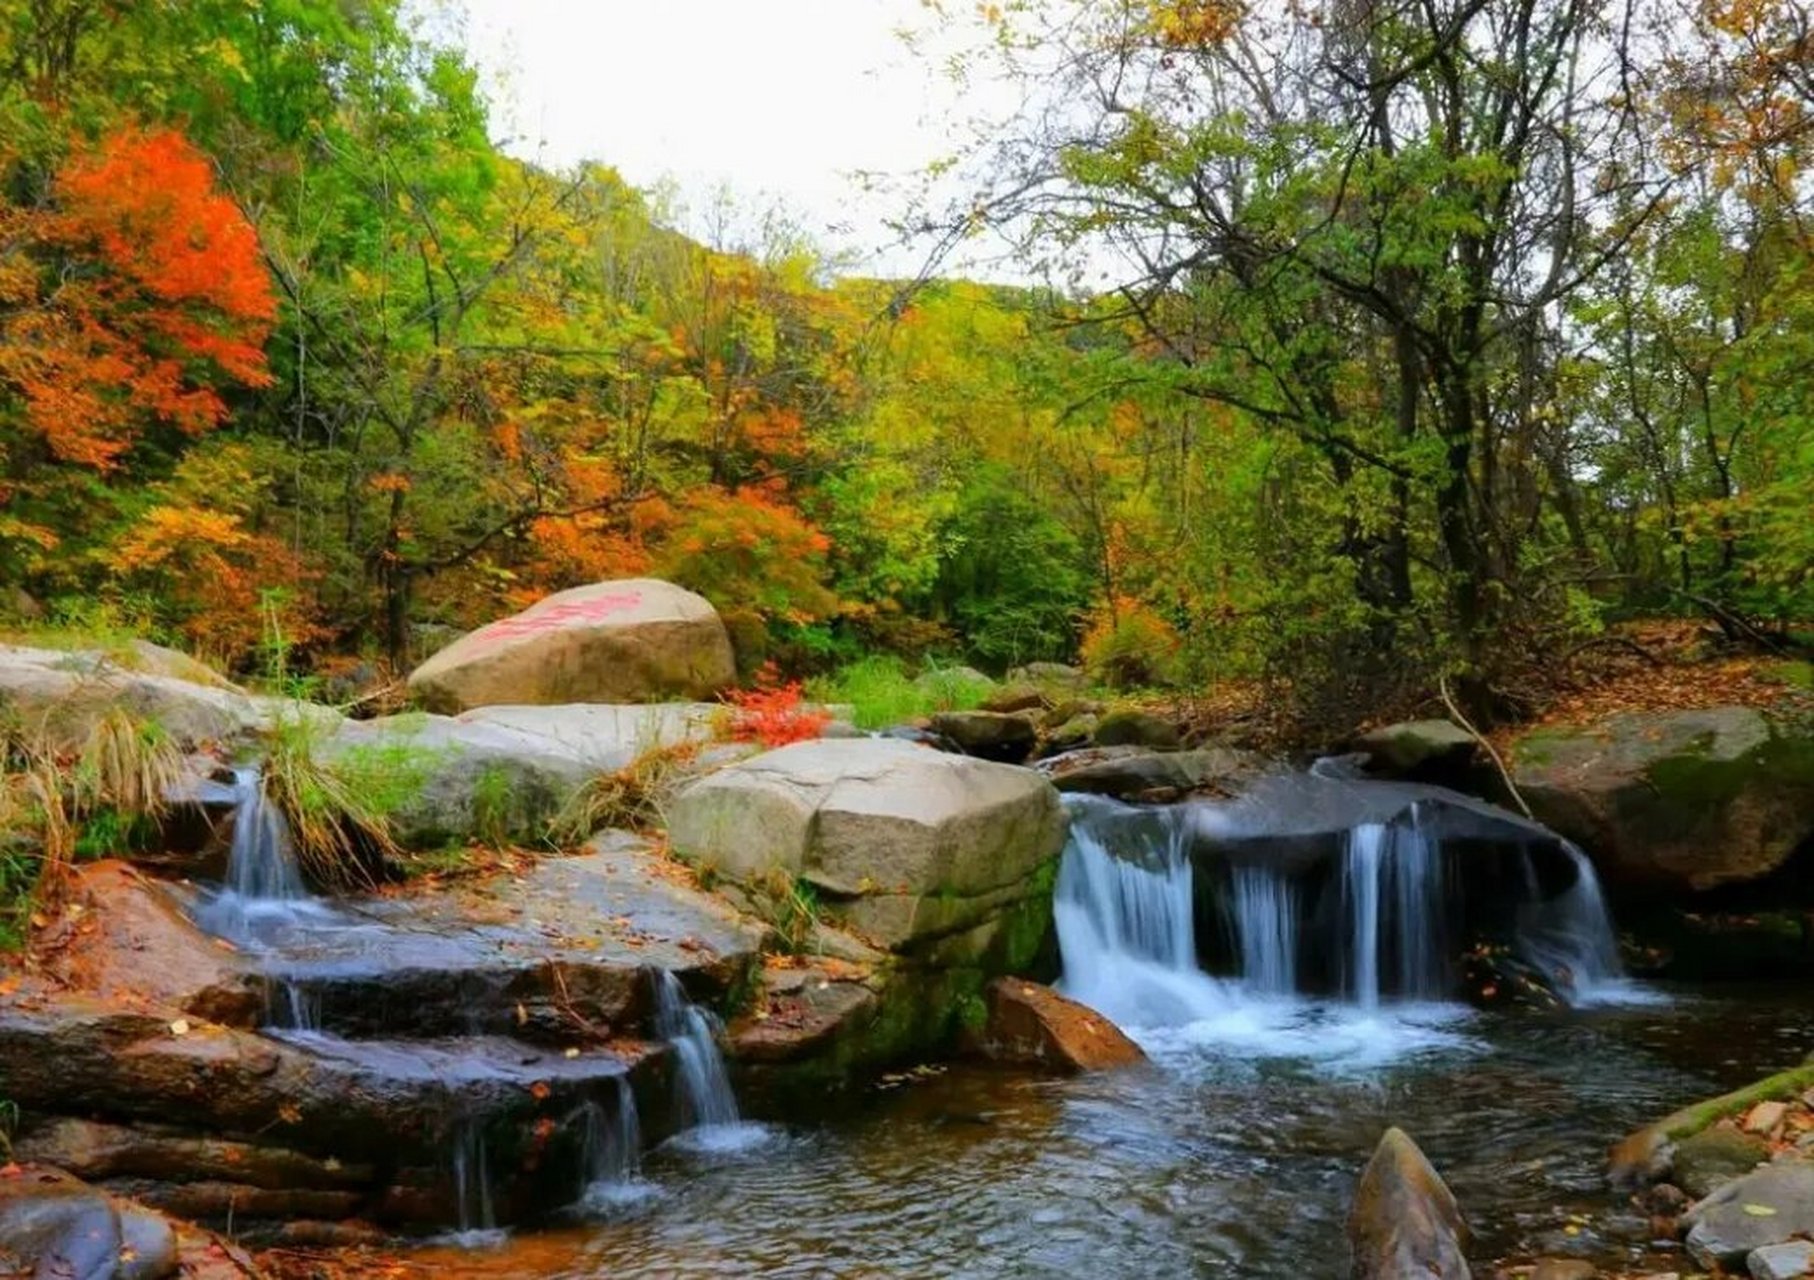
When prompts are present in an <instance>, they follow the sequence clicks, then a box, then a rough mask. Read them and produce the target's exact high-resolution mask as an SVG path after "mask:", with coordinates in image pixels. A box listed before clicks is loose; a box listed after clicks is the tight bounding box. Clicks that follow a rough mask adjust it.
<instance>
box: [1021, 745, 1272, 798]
mask: <svg viewBox="0 0 1814 1280" xmlns="http://www.w3.org/2000/svg"><path fill="white" fill-rule="evenodd" d="M1264 768H1265V761H1264V760H1263V759H1262V758H1261V757H1259V756H1256V755H1253V754H1251V753H1249V752H1245V751H1232V750H1227V749H1224V748H1221V747H1211V748H1207V749H1205V750H1201V751H1149V750H1147V749H1146V748H1144V747H1103V748H1097V749H1094V750H1086V751H1077V752H1072V753H1070V754H1068V755H1062V756H1054V757H1052V758H1051V759H1049V760H1043V761H1041V762H1040V764H1039V769H1040V772H1042V773H1044V774H1046V775H1047V776H1048V777H1050V778H1051V779H1052V785H1053V786H1055V787H1057V788H1058V789H1059V790H1060V791H1064V792H1078V793H1083V794H1087V795H1099V796H1113V797H1115V798H1116V799H1124V800H1132V799H1138V798H1141V797H1144V796H1147V795H1149V794H1151V793H1154V792H1160V791H1171V792H1178V793H1184V792H1195V791H1204V790H1213V791H1219V792H1222V793H1223V794H1231V793H1233V792H1236V791H1238V790H1240V789H1241V788H1242V787H1243V786H1245V785H1246V783H1247V782H1249V781H1251V780H1252V779H1253V778H1254V777H1256V776H1257V775H1258V774H1259V773H1261V772H1262V771H1263V770H1264Z"/></svg>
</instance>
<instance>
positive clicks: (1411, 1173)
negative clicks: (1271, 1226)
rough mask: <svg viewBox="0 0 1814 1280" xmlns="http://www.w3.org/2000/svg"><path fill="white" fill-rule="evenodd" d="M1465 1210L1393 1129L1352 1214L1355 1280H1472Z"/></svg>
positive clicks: (1382, 1143) (1366, 1177)
mask: <svg viewBox="0 0 1814 1280" xmlns="http://www.w3.org/2000/svg"><path fill="white" fill-rule="evenodd" d="M1468 1241H1469V1233H1468V1227H1467V1223H1466V1222H1465V1221H1464V1220H1463V1219H1462V1216H1461V1210H1460V1208H1459V1207H1457V1205H1456V1203H1455V1197H1454V1196H1453V1195H1451V1194H1450V1192H1449V1188H1448V1187H1447V1185H1445V1184H1444V1182H1443V1180H1442V1178H1441V1177H1440V1176H1439V1175H1438V1174H1437V1172H1436V1170H1435V1169H1433V1168H1432V1167H1431V1166H1430V1162H1429V1161H1428V1160H1427V1159H1425V1158H1424V1154H1423V1152H1422V1151H1420V1150H1419V1149H1418V1147H1417V1144H1416V1143H1415V1142H1413V1141H1411V1139H1410V1138H1409V1137H1408V1136H1406V1135H1405V1133H1404V1132H1403V1131H1402V1130H1400V1129H1396V1128H1394V1129H1388V1130H1386V1133H1385V1136H1384V1137H1382V1138H1381V1139H1380V1141H1379V1146H1378V1147H1377V1148H1376V1149H1375V1150H1374V1152H1373V1158H1372V1159H1371V1160H1369V1161H1368V1162H1367V1168H1366V1170H1365V1172H1363V1173H1362V1174H1361V1178H1360V1185H1359V1186H1358V1187H1356V1188H1355V1192H1354V1207H1353V1209H1352V1211H1351V1212H1350V1213H1349V1215H1348V1242H1349V1245H1350V1247H1351V1249H1352V1251H1353V1267H1352V1270H1351V1271H1350V1275H1351V1276H1352V1277H1353V1280H1413V1278H1414V1277H1415V1278H1416V1280H1426V1278H1427V1280H1468V1276H1469V1275H1470V1273H1469V1270H1468V1263H1467V1247H1468Z"/></svg>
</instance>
